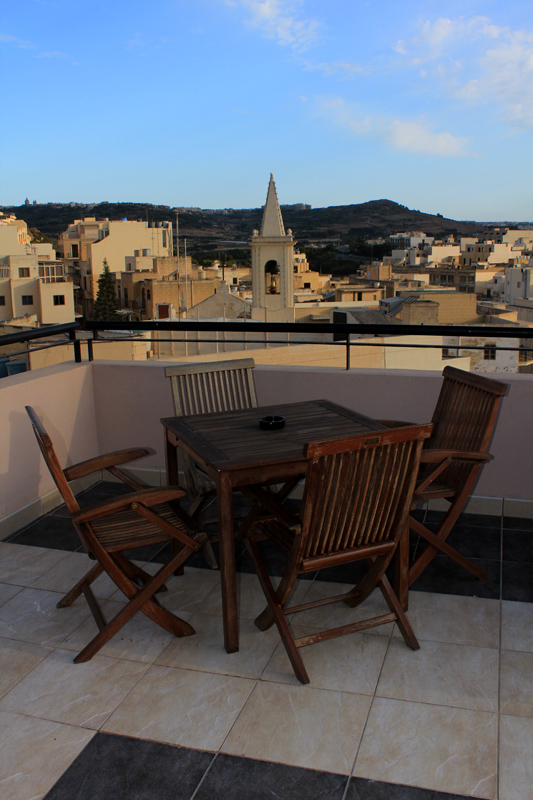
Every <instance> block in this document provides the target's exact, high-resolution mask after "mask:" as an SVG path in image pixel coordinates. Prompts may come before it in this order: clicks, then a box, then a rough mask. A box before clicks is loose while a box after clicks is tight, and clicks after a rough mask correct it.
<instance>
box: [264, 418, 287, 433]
mask: <svg viewBox="0 0 533 800" xmlns="http://www.w3.org/2000/svg"><path fill="white" fill-rule="evenodd" d="M259 426H260V427H261V428H262V429H263V430H264V431H277V430H279V429H280V428H284V427H285V417H277V416H271V417H261V419H260V420H259Z"/></svg>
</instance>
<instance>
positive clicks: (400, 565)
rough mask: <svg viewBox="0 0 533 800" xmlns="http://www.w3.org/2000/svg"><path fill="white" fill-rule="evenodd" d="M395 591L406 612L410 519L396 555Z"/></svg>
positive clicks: (407, 603) (407, 601) (407, 602)
mask: <svg viewBox="0 0 533 800" xmlns="http://www.w3.org/2000/svg"><path fill="white" fill-rule="evenodd" d="M394 591H395V592H396V596H397V598H398V600H399V601H400V605H401V607H402V608H403V610H404V611H407V608H408V605H409V519H408V520H407V522H406V525H405V530H404V532H403V534H402V535H401V537H400V541H399V543H398V547H397V548H396V553H395V555H394Z"/></svg>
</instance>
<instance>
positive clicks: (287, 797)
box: [194, 753, 347, 800]
mask: <svg viewBox="0 0 533 800" xmlns="http://www.w3.org/2000/svg"><path fill="white" fill-rule="evenodd" d="M346 781H347V779H346V776H344V775H335V774H333V773H330V772H329V773H328V772H319V771H318V770H314V769H313V770H309V769H302V768H301V767H289V766H287V765H286V764H273V763H272V762H268V761H256V760H254V759H250V758H238V757H237V756H228V755H226V754H224V753H219V754H218V755H217V757H216V759H215V761H214V763H213V764H212V766H211V767H210V769H209V772H208V773H207V775H206V776H205V778H204V780H203V781H202V783H201V784H200V786H199V788H198V791H197V792H196V794H195V795H194V800H215V799H216V800H218V799H219V798H224V800H273V798H275V800H342V798H343V796H344V790H345V788H346Z"/></svg>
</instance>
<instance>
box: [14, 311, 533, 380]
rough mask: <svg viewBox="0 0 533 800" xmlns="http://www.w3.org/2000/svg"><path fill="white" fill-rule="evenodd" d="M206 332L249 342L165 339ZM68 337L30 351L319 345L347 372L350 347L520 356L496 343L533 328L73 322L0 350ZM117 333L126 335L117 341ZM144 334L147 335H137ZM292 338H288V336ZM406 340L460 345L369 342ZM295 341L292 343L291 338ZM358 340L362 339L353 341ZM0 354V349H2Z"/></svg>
mask: <svg viewBox="0 0 533 800" xmlns="http://www.w3.org/2000/svg"><path fill="white" fill-rule="evenodd" d="M77 332H90V333H92V338H91V337H87V338H83V339H80V338H78V337H77V335H76V333H77ZM104 332H105V333H106V334H107V335H106V336H105V338H102V339H101V337H100V334H101V333H104ZM151 332H154V333H157V337H151V336H150V337H147V336H146V335H145V334H146V333H151ZM176 332H177V333H180V332H181V333H186V332H187V333H188V332H193V333H194V332H197V333H206V332H211V333H213V334H215V335H217V334H220V333H223V334H224V336H225V334H227V333H237V332H238V333H240V334H241V335H242V334H243V333H246V338H245V339H244V338H233V339H228V338H224V339H223V340H222V342H221V341H220V340H216V339H213V340H206V339H203V338H190V337H188V336H187V337H185V336H181V337H180V336H178V337H176V336H164V335H161V334H165V333H167V334H169V333H176ZM60 334H62V335H66V336H68V338H65V339H64V340H63V341H55V342H48V343H46V344H43V345H41V346H32V351H36V350H44V349H48V348H51V347H61V346H64V345H68V344H73V345H74V358H75V361H77V362H80V361H81V360H82V351H81V346H82V344H85V343H86V344H87V357H88V359H89V361H92V360H93V341H95V340H101V341H124V335H125V334H130V335H129V336H128V337H127V338H128V340H129V341H143V342H158V343H160V342H171V343H179V342H186V343H188V344H198V343H202V344H206V343H209V342H213V343H215V342H217V341H218V343H219V344H220V343H222V344H241V345H243V346H247V345H249V344H260V345H262V346H265V344H279V345H285V346H287V345H297V344H316V345H321V346H322V345H326V346H328V345H329V346H334V347H339V346H341V347H345V348H346V369H349V368H350V351H351V348H352V347H357V346H364V347H387V348H389V347H391V348H392V347H401V348H405V347H408V348H413V349H417V348H421V349H428V348H434V349H442V348H443V347H447V348H448V350H450V351H454V350H455V351H458V350H460V349H461V350H462V349H465V350H484V349H485V347H486V345H484V344H481V345H470V344H462V343H461V342H460V339H461V338H463V337H468V338H482V339H488V340H489V341H490V344H491V346H495V347H496V349H497V350H502V351H519V352H523V350H524V345H521V346H518V347H515V346H501V345H495V344H494V340H495V339H533V328H525V327H510V326H504V325H498V326H496V325H490V326H485V325H390V324H387V323H374V324H359V323H330V322H296V323H294V322H256V321H255V320H254V321H251V320H249V321H241V322H201V321H199V320H183V321H178V320H150V321H145V322H123V321H115V320H113V321H94V320H90V321H88V322H86V323H85V327H84V328H82V327H81V326H80V324H79V323H77V322H72V323H68V324H65V325H50V326H48V327H44V328H36V329H32V330H27V331H21V332H18V333H8V334H4V335H0V348H2V346H3V345H12V344H17V343H20V344H22V343H25V344H27V343H29V342H33V341H34V340H38V339H43V338H50V337H53V336H58V335H60ZM113 334H122V335H118V336H114V335H113ZM135 334H143V335H135ZM254 334H265V338H254ZM270 334H274V335H275V334H280V335H281V334H285V337H286V338H283V339H282V338H270V336H269V338H268V339H267V338H266V335H270ZM306 334H330V335H331V340H329V339H328V340H324V341H322V340H321V341H316V340H313V339H310V338H305V335H306ZM289 336H290V337H291V338H290V339H289V338H288V337H289ZM397 336H401V337H406V336H435V337H439V338H440V337H443V336H446V337H454V338H456V339H458V340H459V341H458V342H457V343H445V344H443V342H442V339H441V341H439V342H436V343H435V344H428V343H426V342H424V343H416V342H413V343H411V342H409V343H406V342H400V343H398V342H388V341H385V342H384V341H379V342H373V341H372V339H371V337H384V338H388V337H397ZM292 337H294V338H292ZM352 337H359V338H352ZM27 352H28V351H27V349H24V350H21V351H15V352H13V351H11V352H9V353H6V354H5V356H6V357H10V356H15V355H20V354H24V355H27ZM0 353H1V349H0Z"/></svg>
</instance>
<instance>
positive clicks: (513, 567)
mask: <svg viewBox="0 0 533 800" xmlns="http://www.w3.org/2000/svg"><path fill="white" fill-rule="evenodd" d="M502 600H518V601H520V602H522V603H533V567H532V565H531V564H529V563H523V564H520V563H519V562H517V561H504V562H503V565H502Z"/></svg>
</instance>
